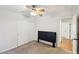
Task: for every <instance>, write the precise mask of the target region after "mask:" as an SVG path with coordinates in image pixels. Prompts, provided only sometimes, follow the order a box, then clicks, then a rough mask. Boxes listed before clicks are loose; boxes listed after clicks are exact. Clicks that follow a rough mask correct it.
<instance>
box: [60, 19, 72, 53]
mask: <svg viewBox="0 0 79 59" xmlns="http://www.w3.org/2000/svg"><path fill="white" fill-rule="evenodd" d="M60 28H61V31H60V33H61V36H60V37H61V38H60V47H61V48H62V49H64V50H65V51H68V52H72V51H73V40H72V37H71V28H72V18H64V19H62V20H61V24H60Z"/></svg>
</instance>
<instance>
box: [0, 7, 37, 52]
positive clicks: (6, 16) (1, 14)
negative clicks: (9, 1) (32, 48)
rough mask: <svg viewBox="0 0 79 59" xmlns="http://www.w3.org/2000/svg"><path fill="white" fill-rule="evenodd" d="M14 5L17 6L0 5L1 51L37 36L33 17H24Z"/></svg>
mask: <svg viewBox="0 0 79 59" xmlns="http://www.w3.org/2000/svg"><path fill="white" fill-rule="evenodd" d="M13 7H15V6H7V5H6V6H0V52H3V51H7V50H9V49H12V48H15V47H17V46H20V45H22V44H25V43H27V42H29V41H32V40H33V39H35V38H36V36H35V35H36V34H35V24H34V22H32V21H31V19H32V18H27V17H24V16H23V15H22V14H21V13H19V12H17V11H16V10H14V9H16V8H13ZM12 8H13V9H12ZM28 20H30V21H28Z"/></svg>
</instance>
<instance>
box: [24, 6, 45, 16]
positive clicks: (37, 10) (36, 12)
mask: <svg viewBox="0 0 79 59" xmlns="http://www.w3.org/2000/svg"><path fill="white" fill-rule="evenodd" d="M25 7H27V8H28V9H30V10H31V12H30V14H31V15H33V16H43V14H44V13H45V8H42V7H37V6H36V5H26V6H25Z"/></svg>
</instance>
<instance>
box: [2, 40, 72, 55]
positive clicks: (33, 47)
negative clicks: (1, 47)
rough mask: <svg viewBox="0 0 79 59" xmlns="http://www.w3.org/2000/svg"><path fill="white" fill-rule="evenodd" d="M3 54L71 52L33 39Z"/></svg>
mask: <svg viewBox="0 0 79 59" xmlns="http://www.w3.org/2000/svg"><path fill="white" fill-rule="evenodd" d="M1 54H71V53H69V52H66V51H64V50H63V49H61V48H53V47H51V46H50V45H47V44H43V43H38V42H37V41H31V42H29V43H27V44H24V45H22V46H19V47H17V48H15V49H12V50H9V51H6V52H3V53H1Z"/></svg>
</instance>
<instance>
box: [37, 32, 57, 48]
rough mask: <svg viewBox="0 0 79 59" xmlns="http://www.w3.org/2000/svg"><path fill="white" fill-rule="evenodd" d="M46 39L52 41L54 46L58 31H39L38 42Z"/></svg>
mask: <svg viewBox="0 0 79 59" xmlns="http://www.w3.org/2000/svg"><path fill="white" fill-rule="evenodd" d="M39 40H44V41H48V42H51V43H52V47H55V46H56V32H48V31H38V42H39Z"/></svg>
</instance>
